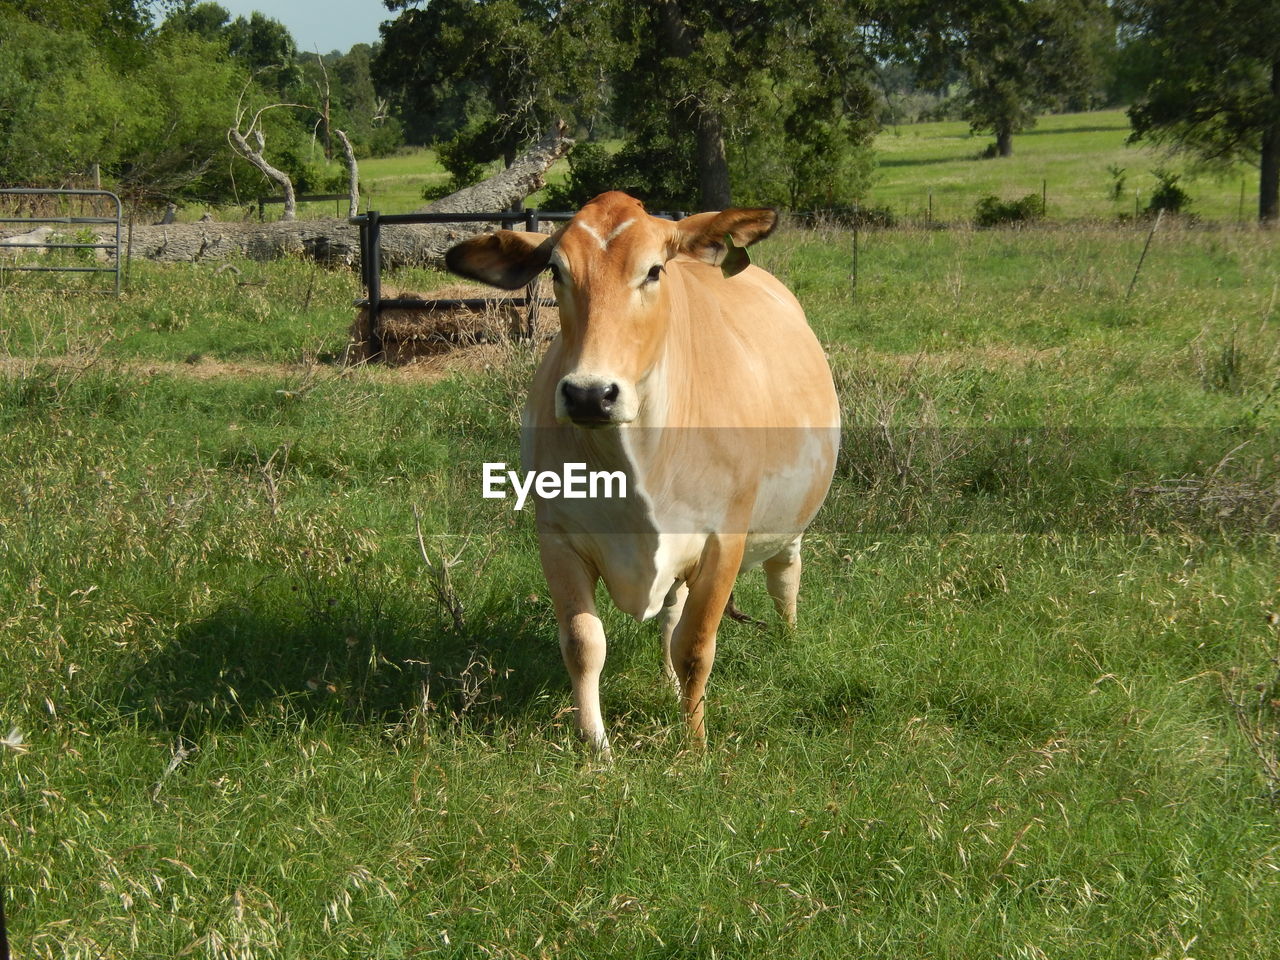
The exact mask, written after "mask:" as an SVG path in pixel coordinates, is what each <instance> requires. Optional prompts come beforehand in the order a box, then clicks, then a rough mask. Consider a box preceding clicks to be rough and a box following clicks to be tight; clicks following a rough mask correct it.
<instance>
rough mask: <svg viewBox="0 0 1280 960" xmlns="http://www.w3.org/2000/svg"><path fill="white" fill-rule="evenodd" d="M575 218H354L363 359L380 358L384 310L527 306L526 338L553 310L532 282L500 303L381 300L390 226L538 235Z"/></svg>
mask: <svg viewBox="0 0 1280 960" xmlns="http://www.w3.org/2000/svg"><path fill="white" fill-rule="evenodd" d="M575 216H577V214H576V213H574V212H569V213H564V212H550V211H545V210H539V209H538V208H537V207H526V208H525V209H523V210H504V211H502V212H501V213H392V214H386V215H383V214H380V213H378V212H377V211H376V210H370V211H369V212H368V213H362V214H361V215H360V216H358V217H352V218H351V219H350V222H351V223H353V224H356V225H357V226H358V227H359V228H360V273H361V278H362V279H363V281H364V289H365V296H364V298H363V299H361V300H357V301H356V302H355V305H356V306H357V307H368V308H369V313H370V317H369V347H368V351H367V355H368V356H369V357H375V356H377V355H378V354H380V353H382V319H381V314H382V311H383V310H385V309H388V308H392V309H394V308H398V307H410V308H417V309H422V310H434V309H437V308H443V309H450V308H462V309H468V310H483V309H485V307H487V306H488V305H489V304H492V303H496V302H501V303H503V304H504V305H509V306H513V307H527V308H528V311H529V313H528V320H527V322H526V324H525V333H526V334H527V335H528V336H530V337H531V336H533V333H534V320H535V317H536V316H537V311H538V308H539V307H544V306H545V307H554V306H555V305H556V301H555V300H549V299H546V298H541V299H540V298H538V296H537V294H536V286H537V285H536V282H535V283H531V284H530V285H529V286H528V287H527V288H526V292H525V296H523V297H516V298H503V299H502V300H501V301H497V300H494V299H492V298H490V299H475V300H420V299H417V298H409V297H395V298H387V297H383V296H382V228H383V226H389V225H393V224H404V223H497V224H499V225H500V226H501V227H502V229H504V230H511V229H514V227H515V225H516V224H517V223H520V224H523V225H524V229H525V230H527V231H529V232H530V233H537V232H538V227H539V226H540V225H541V224H543V223H551V222H560V223H563V222H566V221H568V220H572V219H573V218H574V217H575ZM654 216H655V217H662V218H663V219H665V220H683V219H684V216H685V215H684V213H682V212H681V213H655V214H654Z"/></svg>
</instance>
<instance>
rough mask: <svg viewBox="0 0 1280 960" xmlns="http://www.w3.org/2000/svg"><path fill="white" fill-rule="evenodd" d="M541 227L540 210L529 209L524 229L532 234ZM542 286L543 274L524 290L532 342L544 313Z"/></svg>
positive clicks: (526, 326) (526, 325) (526, 322)
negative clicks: (539, 319)
mask: <svg viewBox="0 0 1280 960" xmlns="http://www.w3.org/2000/svg"><path fill="white" fill-rule="evenodd" d="M540 226H541V223H540V221H539V220H538V208H537V207H531V208H527V209H526V210H525V212H524V228H525V229H526V230H528V231H529V232H530V233H538V232H539V228H540ZM541 286H542V274H540V273H535V274H534V275H533V279H532V280H530V281H529V285H528V286H526V287H525V288H524V299H525V320H524V335H525V336H526V337H527V338H528V339H530V340H532V339H533V338H534V337H536V336H537V335H538V314H539V313H541V312H542V300H541V295H540V290H539V288H540V287H541Z"/></svg>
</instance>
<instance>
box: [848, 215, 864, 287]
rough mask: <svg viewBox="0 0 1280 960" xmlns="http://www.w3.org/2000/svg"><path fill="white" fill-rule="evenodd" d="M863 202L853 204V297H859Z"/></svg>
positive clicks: (851, 276) (851, 278) (851, 277)
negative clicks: (859, 227) (859, 228)
mask: <svg viewBox="0 0 1280 960" xmlns="http://www.w3.org/2000/svg"><path fill="white" fill-rule="evenodd" d="M860 211H861V204H859V203H857V202H855V203H854V205H853V273H852V274H851V275H850V278H849V279H850V280H851V281H852V290H851V293H852V298H853V299H854V300H857V299H858V225H859V223H860V222H861V220H862V217H861V216H860Z"/></svg>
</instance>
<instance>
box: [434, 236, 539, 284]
mask: <svg viewBox="0 0 1280 960" xmlns="http://www.w3.org/2000/svg"><path fill="white" fill-rule="evenodd" d="M558 240H559V237H558V236H556V235H554V234H553V235H552V236H547V235H546V234H545V233H525V232H523V231H516V230H499V231H497V232H496V233H485V234H481V235H480V236H478V237H472V238H471V239H470V240H464V241H463V242H462V243H460V244H458V245H457V246H455V247H450V248H449V251H448V252H447V253H446V254H445V255H444V265H445V266H446V267H448V268H449V270H450V271H452V272H453V273H456V274H458V276H461V277H467V278H469V279H471V280H479V281H480V282H481V283H487V284H489V286H491V287H501V288H502V289H503V290H518V289H519V288H520V287H523V286H524V285H525V284H527V283H528V282H529V281H530V280H532V279H533V278H534V277H535V276H537V275H538V273H539V272H540V271H542V270H544V269H546V266H547V261H548V260H549V259H550V258H551V251H552V250H554V249H555V247H556V242H557V241H558Z"/></svg>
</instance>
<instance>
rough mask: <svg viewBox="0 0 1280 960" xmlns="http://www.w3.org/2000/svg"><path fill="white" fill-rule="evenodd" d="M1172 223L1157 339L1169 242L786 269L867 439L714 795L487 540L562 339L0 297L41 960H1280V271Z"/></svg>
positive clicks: (534, 585) (532, 559) (844, 252)
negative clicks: (461, 337) (585, 751)
mask: <svg viewBox="0 0 1280 960" xmlns="http://www.w3.org/2000/svg"><path fill="white" fill-rule="evenodd" d="M1030 139H1032V138H1029V137H1028V138H1022V140H1020V141H1019V145H1021V144H1022V143H1024V142H1025V141H1027V140H1030ZM1025 152H1026V153H1030V151H1029V150H1028V151H1025ZM938 166H939V167H941V165H938ZM886 169H895V168H886ZM401 175H404V176H408V175H409V174H407V173H406V174H401ZM1167 226H1168V229H1166V227H1162V228H1161V231H1160V232H1159V233H1157V234H1156V236H1155V239H1154V241H1153V244H1152V248H1151V251H1150V252H1149V254H1148V257H1147V262H1146V264H1145V266H1144V268H1143V272H1142V275H1141V277H1140V278H1139V281H1138V283H1137V285H1136V287H1135V290H1134V294H1133V296H1132V297H1130V298H1126V289H1127V288H1128V286H1129V283H1130V280H1131V278H1132V274H1133V266H1134V264H1135V262H1136V260H1137V257H1138V254H1139V253H1140V251H1141V249H1142V244H1143V241H1144V240H1145V236H1146V234H1145V230H1143V229H1141V228H1137V227H1128V228H1119V227H1101V226H1075V227H1070V228H1064V227H1059V228H1042V229H1035V230H1023V231H1005V230H994V231H973V230H969V229H967V228H960V229H951V230H922V229H904V230H893V231H883V232H875V231H872V232H867V233H864V234H863V235H862V237H861V245H860V251H859V254H860V256H859V269H858V285H857V291H856V297H855V296H854V295H852V293H851V290H850V281H849V273H850V249H851V238H850V237H849V236H848V235H847V234H844V233H841V232H839V231H836V230H830V229H823V230H818V231H796V230H786V231H783V232H781V233H780V234H779V235H778V236H776V237H774V238H771V239H770V240H769V241H768V242H767V243H766V244H764V245H762V246H761V247H759V248H757V249H758V250H759V255H758V257H757V260H758V261H759V262H761V263H763V264H764V265H766V266H768V267H769V268H771V269H773V270H774V271H775V272H776V273H777V274H778V275H779V276H781V277H782V278H784V279H785V280H786V281H787V282H788V283H789V284H790V285H791V286H792V287H793V288H794V289H795V290H796V291H797V293H798V294H799V295H800V297H801V299H802V300H803V302H804V303H805V304H806V307H807V309H808V310H809V313H810V317H811V320H812V322H813V325H814V327H815V329H816V330H817V331H818V333H819V335H820V337H821V338H822V340H823V341H824V343H825V344H826V345H827V347H828V350H829V353H830V357H831V361H832V366H833V369H834V370H835V373H836V378H837V383H838V387H839V389H840V393H841V397H842V403H843V406H844V412H845V421H846V428H845V438H844V445H843V449H842V460H841V464H840V466H839V468H838V474H837V479H836V483H835V486H834V488H833V491H832V494H831V497H830V498H829V500H828V503H827V505H826V506H825V507H824V509H823V512H822V513H821V514H820V516H819V519H818V521H817V522H816V524H815V526H814V528H813V530H812V534H811V536H810V538H809V541H808V546H807V548H806V558H805V561H806V572H805V582H804V586H803V588H802V593H801V612H800V627H799V629H798V631H797V632H796V633H795V634H794V635H788V634H786V633H785V632H784V631H782V630H781V629H779V628H778V627H777V626H776V625H775V626H771V627H770V628H769V629H767V630H764V631H761V630H757V629H754V628H752V627H750V626H747V625H744V624H738V623H730V622H726V623H725V624H724V626H723V628H722V631H721V637H720V655H719V659H718V662H717V665H716V669H715V672H714V674H713V675H712V681H711V693H710V698H711V699H710V705H709V711H708V716H709V726H710V747H709V749H708V751H707V752H706V753H705V754H698V753H690V752H687V751H686V750H685V749H684V748H685V743H684V740H683V736H682V733H681V729H680V724H679V719H678V711H677V708H676V705H675V703H674V702H673V698H672V697H671V695H670V692H669V690H668V689H667V687H666V686H665V684H664V682H663V681H662V679H661V677H660V672H659V669H658V665H659V652H658V649H657V647H658V641H657V636H656V628H655V627H654V626H653V625H652V624H648V625H636V624H633V623H630V622H629V621H627V620H625V618H623V617H621V616H618V615H616V614H615V613H613V612H612V611H610V612H609V613H607V614H606V627H607V629H608V630H609V632H610V643H611V645H610V662H609V665H608V667H607V669H606V676H605V686H604V699H605V709H606V713H607V716H608V719H609V722H610V724H611V728H612V732H613V735H614V752H615V762H614V763H613V764H612V765H611V766H609V767H605V768H601V767H597V766H595V765H593V764H590V763H587V762H584V760H583V759H582V757H581V755H580V754H579V753H578V751H577V749H576V747H575V744H574V743H573V738H572V735H571V729H572V718H571V716H570V715H569V713H568V708H569V696H568V685H567V681H566V680H565V678H564V675H563V668H562V667H561V665H560V662H559V654H558V651H557V649H556V642H555V623H554V617H553V615H552V612H551V609H550V604H549V602H548V600H547V597H546V592H545V584H544V582H543V579H542V576H541V573H540V571H539V569H538V561H537V554H536V544H535V537H534V533H533V529H532V527H533V524H532V516H531V515H530V514H527V513H519V514H517V513H515V512H513V511H512V510H511V509H510V506H509V504H508V503H507V502H503V501H488V500H484V499H482V498H481V497H480V464H481V463H482V462H483V461H487V460H504V459H505V460H508V461H514V460H515V459H516V457H517V452H516V451H517V438H516V429H517V410H518V406H519V403H520V400H521V397H522V393H523V388H524V383H525V382H526V381H527V379H528V376H529V374H530V372H531V370H532V368H533V364H534V363H535V361H536V352H537V351H536V348H534V347H528V346H522V345H487V346H480V347H476V348H474V349H472V350H469V351H463V352H461V353H460V354H459V355H457V356H456V357H455V358H453V359H452V360H451V361H450V363H451V366H450V367H449V368H448V369H446V370H444V371H442V370H441V369H440V368H439V367H438V366H437V367H432V368H430V369H428V370H422V369H413V368H410V369H403V370H375V369H355V370H344V369H342V368H340V367H337V366H335V365H333V364H332V363H331V362H330V359H331V358H332V357H334V356H336V355H338V354H339V353H340V352H341V349H342V346H343V343H344V339H345V336H344V334H345V327H346V324H347V323H348V322H349V319H350V316H351V309H350V307H349V306H348V305H349V303H350V301H351V299H352V298H353V297H354V296H355V295H356V294H357V292H358V291H357V288H356V279H355V278H354V277H353V276H351V275H349V274H345V273H335V272H329V271H326V270H322V269H320V268H317V267H314V266H312V265H309V264H304V263H278V264H270V265H264V264H251V263H242V264H240V265H239V266H240V268H241V271H242V272H241V274H240V275H238V276H237V275H234V274H230V273H222V274H219V273H215V272H214V270H213V269H212V267H210V266H205V265H199V266H194V267H157V266H150V265H145V264H135V265H134V267H133V274H132V278H131V284H130V287H131V289H130V291H129V293H128V294H127V295H126V296H125V297H123V298H122V299H121V300H120V301H119V302H116V301H114V300H107V299H100V298H91V297H76V296H70V297H69V296H65V295H61V294H54V293H52V292H42V291H41V290H40V289H39V282H38V280H37V281H33V280H32V278H30V277H19V278H16V279H15V278H13V277H12V276H10V277H0V318H2V319H0V373H2V375H0V424H2V425H3V432H2V433H0V470H2V472H0V479H2V481H3V482H2V483H0V736H3V737H4V739H3V741H0V877H3V882H4V884H5V888H6V902H7V908H8V916H9V928H10V939H11V941H12V943H13V947H14V951H15V956H17V957H21V958H26V957H83V958H91V957H92V958H130V960H133V958H162V957H163V958H171V957H178V956H208V957H219V958H236V960H241V958H251V957H254V958H256V957H263V958H268V957H288V958H307V960H316V958H330V957H333V958H336V957H350V956H359V957H385V958H401V957H409V956H420V957H508V958H525V957H529V958H543V957H546V958H566V957H575V958H576V957H583V958H598V957H614V956H627V957H636V958H673V957H705V958H708V960H709V958H713V957H716V958H727V957H735V958H736V957H761V958H763V957H770V958H773V957H781V956H790V957H805V958H809V957H831V958H845V957H883V958H917V957H918V958H941V957H946V958H991V957H1006V958H1014V957H1025V958H1048V957H1052V958H1060V957H1078V958H1095V957H1100V956H1108V957H1119V958H1187V957H1198V958H1212V957H1267V956H1275V955H1276V948H1275V945H1274V944H1275V929H1274V926H1275V924H1274V918H1275V916H1276V912H1277V909H1278V908H1280V853H1278V851H1280V823H1278V821H1277V807H1276V797H1277V790H1278V789H1280V774H1278V772H1277V763H1280V752H1278V750H1277V743H1278V740H1277V737H1278V736H1280V732H1278V731H1280V676H1278V668H1277V659H1276V658H1277V655H1278V654H1280V637H1278V636H1277V626H1276V623H1277V620H1278V619H1280V578H1278V577H1277V569H1278V567H1277V551H1276V539H1275V538H1276V530H1277V526H1280V509H1278V508H1277V506H1276V503H1277V498H1280V488H1278V487H1277V472H1278V471H1277V467H1278V465H1280V460H1278V459H1277V456H1278V454H1280V450H1278V449H1277V443H1276V438H1277V432H1276V428H1277V424H1278V421H1280V409H1278V406H1280V396H1278V392H1280V328H1278V326H1277V322H1278V321H1277V314H1276V298H1277V279H1276V278H1277V275H1278V273H1277V271H1278V269H1280V239H1277V237H1276V236H1275V235H1274V234H1272V233H1265V232H1260V231H1257V230H1256V229H1252V228H1250V229H1237V228H1234V227H1228V228H1221V227H1200V228H1195V229H1192V228H1187V227H1183V226H1179V225H1177V224H1174V225H1171V226H1169V225H1167ZM437 279H442V278H439V277H437V276H435V275H431V274H427V275H423V274H421V273H415V274H414V275H412V276H409V277H404V278H395V277H390V278H388V281H387V282H388V283H395V282H403V283H405V285H411V286H414V287H418V288H421V287H423V286H428V285H430V284H431V283H432V282H433V280H437ZM414 506H417V507H418V508H419V510H420V511H421V514H422V518H423V520H422V523H423V530H424V541H425V544H426V547H427V550H428V551H429V554H430V555H431V556H432V557H433V558H435V559H439V558H442V557H446V556H447V557H456V558H457V565H456V566H455V567H454V568H453V571H452V573H453V580H454V583H455V585H456V588H457V591H458V594H459V596H460V598H461V601H462V604H463V609H464V613H465V623H464V624H463V626H462V627H460V628H459V627H457V626H455V625H454V623H453V620H452V618H451V617H450V616H449V615H448V614H447V613H446V612H445V610H444V609H442V608H441V606H440V605H439V604H438V603H436V602H435V601H434V600H433V596H432V592H431V586H430V585H431V578H430V575H429V573H428V571H427V569H426V567H425V564H424V562H423V560H422V558H421V556H420V555H419V547H418V542H417V538H416V536H415V529H414V519H413V507H414ZM738 602H739V604H740V605H741V606H743V607H744V608H745V609H747V610H748V611H749V612H752V613H755V614H757V615H761V616H763V615H765V611H766V610H767V609H768V608H769V604H768V600H767V597H766V596H765V594H764V590H763V587H762V585H761V583H760V582H759V576H758V574H754V575H749V576H747V577H745V578H744V580H743V581H742V582H741V584H740V590H739V593H738ZM606 606H607V604H606Z"/></svg>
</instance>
